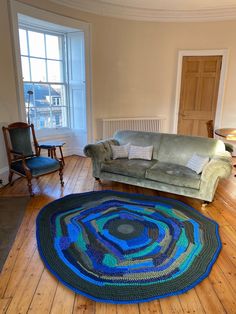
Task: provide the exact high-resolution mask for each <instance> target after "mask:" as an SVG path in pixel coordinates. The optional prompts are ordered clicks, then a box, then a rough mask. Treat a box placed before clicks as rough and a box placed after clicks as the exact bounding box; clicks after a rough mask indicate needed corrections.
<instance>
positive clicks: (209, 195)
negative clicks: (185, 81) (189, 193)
mask: <svg viewBox="0 0 236 314" xmlns="http://www.w3.org/2000/svg"><path fill="white" fill-rule="evenodd" d="M231 172H232V164H231V159H230V158H219V156H217V157H215V156H214V157H213V158H212V159H211V161H210V162H209V163H208V164H207V165H206V166H205V168H204V169H203V172H202V175H201V185H200V191H199V192H200V198H201V199H203V200H206V201H209V202H211V201H212V200H213V199H214V194H215V191H216V188H217V185H218V181H219V179H224V178H228V177H229V176H230V174H231Z"/></svg>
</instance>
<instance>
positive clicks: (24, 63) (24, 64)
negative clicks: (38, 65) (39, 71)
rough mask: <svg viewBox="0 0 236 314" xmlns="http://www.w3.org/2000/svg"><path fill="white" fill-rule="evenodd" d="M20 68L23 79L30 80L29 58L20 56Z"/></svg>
mask: <svg viewBox="0 0 236 314" xmlns="http://www.w3.org/2000/svg"><path fill="white" fill-rule="evenodd" d="M21 69H22V76H23V81H30V69H29V58H27V57H21Z"/></svg>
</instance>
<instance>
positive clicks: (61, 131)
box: [35, 128, 73, 140]
mask: <svg viewBox="0 0 236 314" xmlns="http://www.w3.org/2000/svg"><path fill="white" fill-rule="evenodd" d="M35 133H36V138H37V140H42V139H56V138H61V137H62V136H71V135H72V134H73V130H72V129H71V128H52V129H51V128H50V129H49V128H48V129H39V130H35Z"/></svg>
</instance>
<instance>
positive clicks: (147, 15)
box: [50, 0, 236, 22]
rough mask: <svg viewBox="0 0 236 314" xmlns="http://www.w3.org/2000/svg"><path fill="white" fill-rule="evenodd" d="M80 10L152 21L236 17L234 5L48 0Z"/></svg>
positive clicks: (191, 20) (195, 20) (212, 19)
mask: <svg viewBox="0 0 236 314" xmlns="http://www.w3.org/2000/svg"><path fill="white" fill-rule="evenodd" d="M50 1H51V2H54V3H57V4H61V5H64V6H67V7H70V8H75V9H78V10H81V11H85V12H89V13H93V14H97V15H102V16H110V17H116V18H122V19H128V20H136V21H152V22H204V21H206V22H207V21H224V20H235V19H236V6H234V7H228V8H225V9H220V8H218V9H201V10H151V9H144V8H133V7H129V6H123V5H115V4H110V3H104V2H103V3H102V2H98V1H95V0H85V1H84V0H50Z"/></svg>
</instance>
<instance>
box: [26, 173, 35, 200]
mask: <svg viewBox="0 0 236 314" xmlns="http://www.w3.org/2000/svg"><path fill="white" fill-rule="evenodd" d="M26 179H27V182H28V184H27V185H28V190H29V194H30V196H34V193H33V190H32V183H31V180H32V175H31V173H30V172H28V173H27V172H26Z"/></svg>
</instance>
